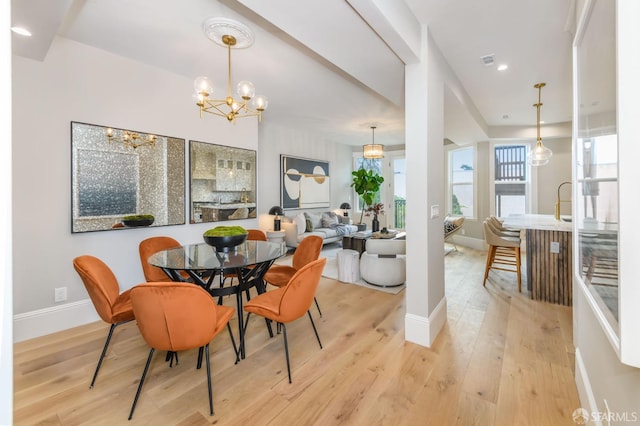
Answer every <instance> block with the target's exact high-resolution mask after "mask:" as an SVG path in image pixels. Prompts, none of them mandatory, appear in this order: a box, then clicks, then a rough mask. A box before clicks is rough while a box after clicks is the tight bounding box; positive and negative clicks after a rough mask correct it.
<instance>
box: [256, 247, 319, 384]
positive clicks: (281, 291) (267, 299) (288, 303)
mask: <svg viewBox="0 0 640 426" xmlns="http://www.w3.org/2000/svg"><path fill="white" fill-rule="evenodd" d="M307 238H309V237H307ZM326 263H327V259H326V258H322V259H318V260H315V261H313V262H310V263H307V264H306V265H305V266H303V267H302V268H300V269H299V270H298V271H296V273H295V274H294V275H293V277H291V279H290V280H289V282H288V283H287V285H285V286H284V287H280V288H277V289H275V290H271V291H267V292H266V293H262V294H260V295H258V296H256V297H254V298H253V299H251V300H250V301H248V302H247V303H246V304H245V305H244V310H245V311H247V312H248V313H249V317H250V316H251V314H252V313H253V314H256V315H260V316H262V317H264V318H266V319H269V320H271V321H276V323H278V327H281V328H282V335H283V337H284V351H285V356H286V358H287V373H288V374H289V383H291V364H290V361H289V344H288V342H287V328H286V326H285V324H286V323H290V322H292V321H295V320H296V319H298V318H300V317H301V316H303V315H304V313H305V312H306V313H307V315H308V316H309V320H311V326H312V327H313V331H314V333H315V334H316V339H318V344H319V345H320V349H322V342H320V336H319V335H318V330H317V329H316V325H315V323H314V322H313V317H312V316H311V312H309V308H310V307H311V303H313V299H314V297H315V294H316V290H317V289H318V284H319V283H320V277H321V276H322V271H323V269H324V266H325V265H326ZM249 317H248V318H247V322H248V321H249Z"/></svg>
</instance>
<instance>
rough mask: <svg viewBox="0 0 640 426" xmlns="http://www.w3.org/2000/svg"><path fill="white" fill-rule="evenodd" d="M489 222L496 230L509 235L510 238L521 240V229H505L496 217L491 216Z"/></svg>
mask: <svg viewBox="0 0 640 426" xmlns="http://www.w3.org/2000/svg"><path fill="white" fill-rule="evenodd" d="M487 220H488V221H489V224H491V225H492V226H493V227H494V228H495V229H497V230H498V231H500V232H501V233H503V234H507V235H508V236H510V237H517V238H520V230H519V229H509V228H505V227H504V226H503V225H502V221H501V220H500V219H498V218H497V217H495V216H489V217H488V218H487Z"/></svg>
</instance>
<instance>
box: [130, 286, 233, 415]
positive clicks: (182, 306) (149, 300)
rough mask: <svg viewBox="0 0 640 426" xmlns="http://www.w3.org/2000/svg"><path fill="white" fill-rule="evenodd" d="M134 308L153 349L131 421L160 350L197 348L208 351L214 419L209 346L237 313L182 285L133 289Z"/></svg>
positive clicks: (211, 405)
mask: <svg viewBox="0 0 640 426" xmlns="http://www.w3.org/2000/svg"><path fill="white" fill-rule="evenodd" d="M131 304H132V306H133V311H134V313H135V316H136V322H137V323H138V328H139V329H140V334H142V337H143V338H144V340H145V341H146V342H147V344H148V345H149V346H150V347H151V349H150V351H149V356H148V357H147V363H146V365H145V367H144V370H143V372H142V376H141V377H140V383H139V384H138V390H137V391H136V396H135V398H134V400H133V404H132V406H131V412H130V413H129V420H131V418H132V417H133V411H134V410H135V408H136V404H137V402H138V398H139V396H140V392H141V390H142V385H143V384H144V380H145V377H146V375H147V372H148V371H149V365H150V364H151V359H152V358H153V353H154V352H155V350H156V349H157V350H162V351H165V350H166V351H167V352H171V353H174V352H175V353H177V352H178V351H185V350H189V349H195V348H201V349H203V350H204V353H205V361H206V373H207V387H208V390H209V412H210V413H211V415H213V395H212V391H211V365H210V360H209V343H210V342H211V341H212V340H213V338H214V337H215V336H217V335H218V334H219V333H220V332H221V331H222V330H223V329H224V328H225V327H226V326H227V325H228V324H229V320H230V319H231V317H232V316H233V314H234V312H235V309H234V308H232V307H229V306H221V305H218V304H216V302H215V301H214V299H213V298H212V297H211V295H209V293H207V291H206V290H204V289H203V288H202V287H199V286H197V285H194V284H189V283H180V282H157V283H145V284H140V285H137V286H135V287H134V288H132V289H131Z"/></svg>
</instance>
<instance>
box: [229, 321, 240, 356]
mask: <svg viewBox="0 0 640 426" xmlns="http://www.w3.org/2000/svg"><path fill="white" fill-rule="evenodd" d="M227 330H229V337H230V338H231V344H232V345H233V351H234V352H235V353H236V364H237V363H238V362H240V350H239V349H238V346H237V345H236V339H234V338H233V331H231V326H230V325H229V323H227Z"/></svg>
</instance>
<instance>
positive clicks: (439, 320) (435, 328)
mask: <svg viewBox="0 0 640 426" xmlns="http://www.w3.org/2000/svg"><path fill="white" fill-rule="evenodd" d="M446 320H447V299H446V298H445V297H443V298H442V300H440V303H438V306H436V308H435V309H434V310H433V312H431V314H430V315H429V317H428V318H425V317H423V316H419V315H414V314H406V315H405V317H404V338H405V340H407V341H409V342H412V343H415V344H418V345H421V346H426V347H427V348H430V347H431V345H432V344H433V342H434V341H435V339H436V337H438V333H440V330H442V327H443V326H444V323H445V321H446Z"/></svg>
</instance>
